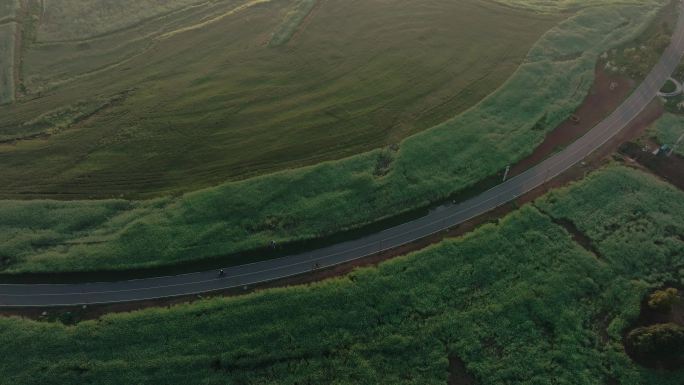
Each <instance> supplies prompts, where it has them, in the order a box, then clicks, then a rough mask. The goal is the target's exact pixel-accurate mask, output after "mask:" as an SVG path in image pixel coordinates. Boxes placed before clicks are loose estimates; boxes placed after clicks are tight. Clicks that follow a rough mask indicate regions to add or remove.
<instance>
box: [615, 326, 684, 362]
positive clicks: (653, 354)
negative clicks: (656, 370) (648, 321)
mask: <svg viewBox="0 0 684 385" xmlns="http://www.w3.org/2000/svg"><path fill="white" fill-rule="evenodd" d="M627 344H628V346H629V347H631V349H632V352H633V353H634V354H635V355H638V356H641V357H648V358H652V359H658V358H671V357H676V356H678V355H681V354H684V327H682V326H679V325H677V324H673V323H666V324H656V325H650V326H645V327H639V328H636V329H634V330H632V331H631V332H630V333H629V335H628V336H627Z"/></svg>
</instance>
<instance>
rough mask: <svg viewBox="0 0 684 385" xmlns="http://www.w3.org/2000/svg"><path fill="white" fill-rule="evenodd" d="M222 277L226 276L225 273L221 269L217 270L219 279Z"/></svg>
mask: <svg viewBox="0 0 684 385" xmlns="http://www.w3.org/2000/svg"><path fill="white" fill-rule="evenodd" d="M224 275H226V272H225V271H223V269H221V270H219V277H223V276H224Z"/></svg>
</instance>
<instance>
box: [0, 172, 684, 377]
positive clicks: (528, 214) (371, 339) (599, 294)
mask: <svg viewBox="0 0 684 385" xmlns="http://www.w3.org/2000/svg"><path fill="white" fill-rule="evenodd" d="M537 205H539V206H540V207H543V210H544V211H549V212H552V213H553V215H554V216H556V217H558V218H570V219H572V220H573V222H574V223H575V225H576V226H577V227H578V228H581V229H583V230H585V231H586V233H587V234H588V235H589V236H590V237H591V238H592V240H593V242H594V244H595V247H596V249H598V250H599V255H594V254H592V253H591V252H589V251H587V250H585V249H583V248H582V247H580V246H579V245H578V244H576V243H574V242H573V240H572V238H571V236H570V234H569V233H568V232H566V231H565V230H564V228H563V227H561V226H559V225H557V224H555V223H554V221H553V220H552V219H551V218H550V217H548V216H546V215H545V214H543V213H542V212H541V211H539V210H537V209H536V208H534V206H533V205H528V206H525V207H523V208H522V209H520V210H518V211H517V212H514V213H513V214H511V215H508V216H507V217H506V218H504V219H503V220H501V221H500V222H499V223H498V224H490V225H486V226H484V227H482V228H480V229H479V230H477V231H475V232H474V233H472V234H469V235H467V236H465V237H463V238H460V239H454V240H448V241H444V242H442V243H440V244H439V245H437V246H434V247H431V248H429V249H427V250H424V251H421V252H418V253H414V254H411V255H409V256H406V257H400V258H397V259H395V260H392V261H390V262H387V263H384V264H382V265H380V267H378V268H369V269H363V270H360V271H355V272H353V273H352V274H350V275H348V276H346V277H343V278H340V279H334V280H329V281H326V282H323V283H320V284H314V285H311V286H300V287H293V288H286V289H275V290H267V291H264V292H260V293H257V294H252V295H247V296H244V297H239V298H233V299H211V300H203V301H199V302H196V303H194V304H190V305H181V306H174V307H171V308H168V309H149V310H144V311H139V312H134V313H130V314H114V315H107V316H104V317H102V318H101V319H98V320H95V321H84V322H81V323H78V324H77V325H76V326H63V325H62V324H60V323H46V322H35V321H27V320H20V319H0V352H1V353H2V356H3V357H4V358H3V360H0V374H1V376H0V378H1V380H0V383H3V384H13V385H20V384H40V385H47V384H59V385H67V384H84V383H97V384H136V383H145V384H180V383H191V384H245V385H246V384H324V383H325V384H369V385H377V384H419V385H426V384H440V385H443V384H446V383H447V380H448V376H449V371H448V367H449V358H450V357H451V358H453V357H459V358H460V359H461V360H462V361H463V362H464V363H465V367H466V368H467V371H468V372H469V374H470V375H471V376H473V377H474V378H475V379H476V380H477V384H481V385H487V384H492V385H495V384H496V385H499V384H540V385H542V384H543V385H546V384H549V383H557V384H573V385H583V384H592V385H594V384H615V383H619V384H622V385H641V384H649V385H665V384H668V385H679V384H681V383H682V381H684V372H682V371H681V370H680V371H677V372H668V371H653V370H647V369H643V368H640V367H638V366H636V365H635V364H634V363H633V362H632V361H631V360H630V359H629V358H628V357H627V356H626V355H625V353H624V350H623V347H622V343H621V332H622V330H623V328H624V327H625V326H626V325H628V323H629V322H630V321H631V320H632V319H634V317H636V316H637V315H638V313H639V304H640V301H641V299H642V298H643V296H644V295H645V294H646V293H647V292H648V291H649V290H650V289H651V288H653V287H655V286H658V285H659V284H660V282H661V280H662V279H669V278H673V271H674V272H676V269H677V268H682V266H684V253H683V252H682V251H683V247H684V241H683V240H682V239H677V236H679V237H681V236H682V235H684V193H682V192H681V191H678V190H676V189H674V188H673V187H671V186H669V185H666V184H665V183H663V182H661V181H660V180H658V179H656V178H654V177H652V176H649V175H646V174H641V173H640V172H637V171H632V170H629V169H625V168H620V167H611V168H608V169H607V170H604V171H601V172H598V173H596V174H593V175H591V176H590V177H589V178H588V179H587V180H586V181H585V182H581V183H579V184H577V185H574V186H572V187H571V188H570V189H565V190H562V191H560V192H555V193H553V194H552V195H550V196H548V197H546V198H543V199H542V200H541V201H539V202H537ZM636 213H643V214H641V215H638V214H636ZM642 242H644V243H643V244H641V243H642ZM673 269H674V270H673ZM681 273H682V271H681V270H680V272H679V275H678V277H677V278H678V279H679V281H678V282H680V283H681V282H682V281H681V279H682V275H681ZM64 319H66V318H64Z"/></svg>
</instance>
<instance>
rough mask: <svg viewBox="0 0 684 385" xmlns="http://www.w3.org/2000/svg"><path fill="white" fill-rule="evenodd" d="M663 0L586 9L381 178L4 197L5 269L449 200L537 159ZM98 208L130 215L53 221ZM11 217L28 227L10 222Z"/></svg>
mask: <svg viewBox="0 0 684 385" xmlns="http://www.w3.org/2000/svg"><path fill="white" fill-rule="evenodd" d="M654 4H656V3H648V4H642V5H638V6H624V5H619V6H618V5H615V6H603V7H598V6H597V7H589V8H585V9H583V10H581V11H579V12H578V13H577V14H576V15H574V16H573V17H571V18H569V19H568V20H566V21H564V22H563V23H561V24H560V25H558V26H557V27H556V28H554V29H553V30H551V31H549V32H548V33H547V34H545V35H544V37H543V38H542V39H541V40H540V41H539V42H538V43H537V44H536V45H535V46H534V47H533V48H532V50H531V51H530V53H529V55H528V58H527V60H526V61H525V63H523V64H522V65H521V66H520V68H519V69H518V71H517V72H516V73H515V74H514V76H513V77H512V78H511V79H510V80H509V81H508V82H507V83H506V84H505V85H504V86H503V87H501V89H499V90H498V91H497V92H496V93H494V94H493V95H491V96H490V97H488V98H486V99H485V100H483V101H482V102H481V103H480V104H478V105H477V106H476V107H474V108H472V109H470V110H468V111H467V112H465V113H463V114H462V115H459V116H458V117H456V118H454V119H452V120H449V121H447V122H445V123H443V124H440V125H439V126H437V127H435V128H433V129H430V130H428V131H425V132H422V133H420V134H417V135H415V136H412V137H410V138H408V139H406V140H405V141H404V142H402V143H401V146H400V149H399V151H398V152H397V153H396V154H394V155H393V156H394V159H393V161H392V162H391V164H390V166H389V170H388V171H387V173H386V175H384V176H377V175H375V171H376V169H377V165H378V161H379V160H382V161H383V162H386V152H384V151H380V150H378V151H372V152H369V153H365V154H362V155H359V156H354V157H351V158H348V159H344V160H341V161H336V162H326V163H322V164H319V165H317V166H314V167H308V168H303V169H298V170H292V171H287V172H280V173H276V174H272V175H267V176H263V177H257V178H253V179H249V180H245V181H241V182H236V183H227V184H223V185H221V186H218V187H216V188H210V189H205V190H201V191H197V192H193V193H189V194H186V195H183V196H181V197H177V198H165V199H159V200H153V201H140V202H130V203H124V202H117V201H102V202H99V203H98V202H82V201H74V202H50V201H30V202H16V201H1V202H0V228H2V229H3V231H2V232H0V237H2V239H0V255H5V256H7V257H8V258H9V259H10V260H12V264H10V265H9V266H6V269H5V271H7V272H26V271H71V270H84V271H87V270H97V269H103V268H107V269H125V268H135V267H142V266H157V265H166V264H173V263H177V262H180V261H187V260H191V259H200V258H203V257H209V256H216V255H225V254H228V253H233V252H238V251H242V250H248V249H253V248H259V247H263V246H264V245H266V244H268V242H269V241H270V240H277V241H279V242H288V241H293V240H305V239H312V238H317V237H321V236H324V235H327V234H331V233H334V232H337V231H341V230H344V229H349V228H353V227H356V226H359V225H362V224H364V223H369V222H372V221H375V220H378V219H381V218H385V217H387V216H390V215H395V214H398V213H401V212H403V211H407V210H410V209H413V208H416V207H420V206H423V205H427V204H428V203H430V202H434V201H437V200H440V199H444V198H445V197H448V196H449V195H450V194H452V193H454V192H458V191H461V190H463V189H464V188H467V187H469V186H471V185H473V184H474V183H476V182H477V181H479V180H481V179H483V178H485V177H487V176H490V175H492V174H495V173H496V172H498V171H500V170H502V169H504V168H505V166H506V165H507V164H511V163H514V162H515V161H516V160H518V159H520V158H522V157H524V156H525V155H527V154H529V153H530V152H531V151H532V150H533V149H534V147H535V146H536V145H537V144H538V143H539V142H541V141H542V140H543V137H544V135H545V131H544V130H537V129H534V127H535V126H537V127H538V126H539V124H540V122H542V125H543V127H544V128H545V129H546V130H550V129H551V128H553V127H554V126H556V125H557V124H558V123H560V122H561V121H563V120H564V119H566V117H567V116H569V115H570V114H571V113H572V111H573V110H574V109H575V108H576V106H577V105H579V104H580V103H581V101H582V99H583V98H584V96H585V95H586V93H587V91H588V89H589V87H590V86H591V83H592V77H593V69H594V65H595V63H596V60H597V58H598V56H599V55H600V54H601V53H602V52H604V51H606V50H607V49H609V48H610V47H612V46H615V45H617V44H621V43H623V42H624V41H626V40H628V39H631V38H634V37H635V35H636V34H638V33H639V32H640V31H641V30H643V28H644V26H645V25H647V24H648V22H649V21H650V18H651V17H652V16H653V15H654V14H655V12H657V9H658V7H655V6H654ZM659 4H662V3H659ZM569 57H571V59H568V58H569ZM99 204H101V205H106V206H112V205H114V206H117V207H123V206H126V205H128V208H127V209H122V210H118V211H116V212H115V213H110V215H109V216H102V217H99V218H96V219H94V220H91V221H88V225H87V226H83V227H80V226H79V229H78V230H76V231H71V230H58V229H55V228H53V227H52V226H51V224H50V223H51V219H49V213H50V211H51V210H56V209H58V210H62V211H65V212H69V213H70V216H69V217H67V218H65V219H64V220H65V221H66V223H64V224H63V226H66V228H69V229H70V228H71V227H72V226H70V225H69V223H72V222H73V223H81V221H82V220H81V215H80V214H79V212H80V210H81V207H83V208H84V209H85V208H90V207H94V206H97V205H99ZM8 211H9V212H16V213H17V214H15V215H21V213H25V214H24V215H26V217H27V218H31V220H27V221H9V222H8V220H7V219H6V218H8V216H7V215H6V212H8ZM35 213H44V214H45V215H36V214H35ZM46 233H47V234H49V236H47V239H46V235H45V234H46ZM39 240H41V242H38V241H39ZM37 244H38V245H40V246H36V245H37Z"/></svg>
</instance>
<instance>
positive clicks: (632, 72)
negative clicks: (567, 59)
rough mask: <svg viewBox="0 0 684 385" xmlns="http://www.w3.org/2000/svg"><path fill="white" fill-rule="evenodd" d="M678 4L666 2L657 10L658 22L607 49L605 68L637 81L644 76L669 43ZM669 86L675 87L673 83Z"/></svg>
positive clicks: (677, 2)
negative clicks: (637, 34)
mask: <svg viewBox="0 0 684 385" xmlns="http://www.w3.org/2000/svg"><path fill="white" fill-rule="evenodd" d="M679 4H680V2H679V1H676V0H672V1H669V4H668V5H667V6H665V7H663V8H662V9H661V10H660V12H659V14H660V15H659V16H658V18H657V19H658V20H659V22H658V23H652V24H651V25H650V26H649V27H648V28H647V29H646V30H645V31H644V33H642V34H641V36H640V37H639V38H638V39H635V40H633V41H630V42H628V43H626V44H623V45H621V46H618V47H615V48H614V49H611V50H610V51H608V52H606V53H605V54H604V56H602V61H604V62H605V68H606V70H608V71H610V72H613V73H618V74H621V75H623V76H628V77H630V78H631V79H634V80H636V81H641V80H642V79H644V78H645V77H646V75H647V74H648V73H649V72H650V71H651V69H652V68H653V66H655V65H656V64H657V63H658V60H660V57H661V55H662V53H663V51H664V50H665V48H667V46H668V45H669V44H670V38H671V36H672V31H673V30H674V28H675V26H676V23H677V17H678V15H679V12H678V9H679ZM667 85H668V84H666V86H667ZM669 85H670V86H672V87H674V84H671V83H669ZM673 90H674V89H673Z"/></svg>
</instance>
